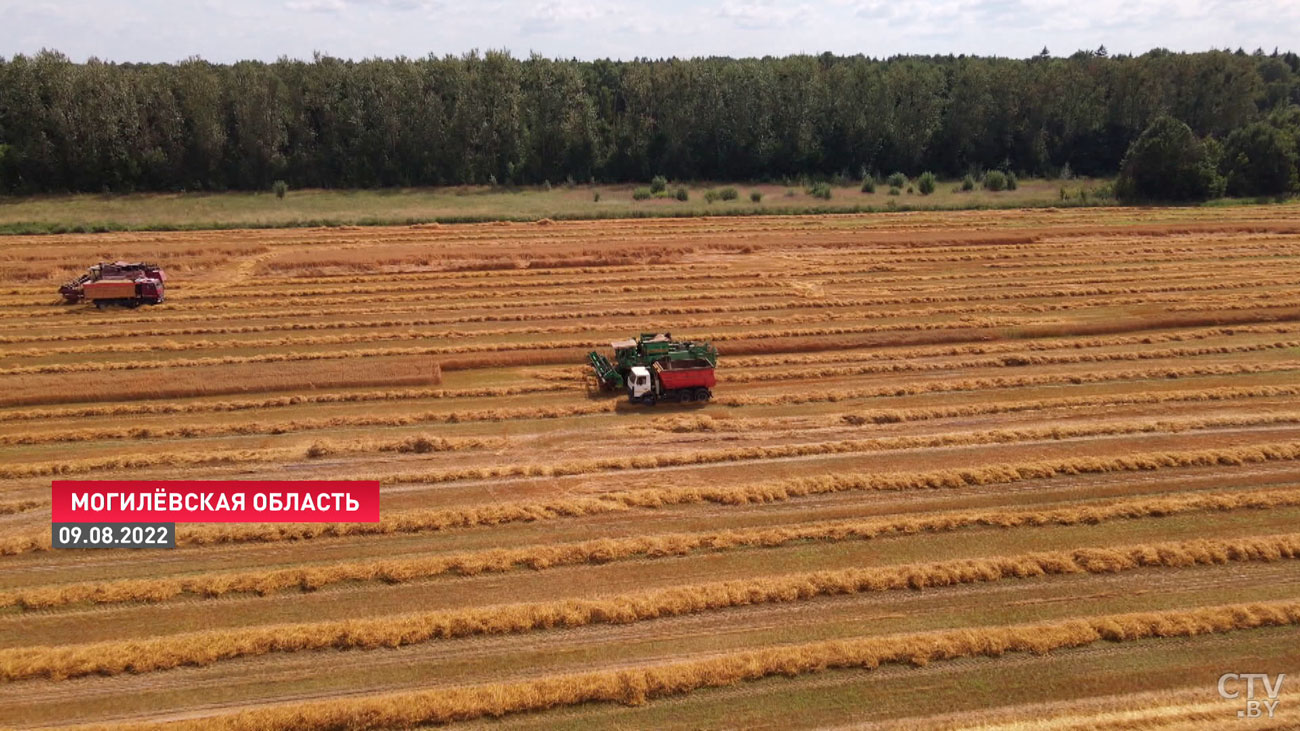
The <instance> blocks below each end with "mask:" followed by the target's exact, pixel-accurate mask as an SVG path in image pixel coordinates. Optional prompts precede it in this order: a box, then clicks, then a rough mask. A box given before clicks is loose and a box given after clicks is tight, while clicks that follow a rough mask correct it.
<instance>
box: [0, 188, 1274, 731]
mask: <svg viewBox="0 0 1300 731" xmlns="http://www.w3.org/2000/svg"><path fill="white" fill-rule="evenodd" d="M101 259H148V260H154V261H158V262H160V263H161V264H163V266H164V267H165V268H166V269H167V270H168V272H169V275H170V279H169V281H168V295H167V302H166V303H165V304H163V305H159V306H156V307H148V308H140V309H135V310H126V309H116V310H113V309H110V310H104V311H97V310H95V309H94V308H91V307H88V306H68V305H63V304H59V298H58V296H57V294H56V292H55V290H56V289H57V287H58V284H59V283H60V282H62V281H63V280H64V279H66V278H68V277H69V276H71V275H74V274H76V273H77V272H78V271H79V270H80V269H83V268H84V267H85V266H87V265H89V264H91V263H94V262H96V261H98V260H101ZM650 331H668V332H671V333H672V334H673V335H674V336H676V337H678V338H683V339H691V340H708V341H711V342H712V343H714V344H715V345H716V346H717V348H718V350H719V351H720V353H721V355H720V359H719V369H718V385H717V388H716V389H715V395H716V398H715V399H714V401H712V402H711V403H708V404H689V405H672V404H661V405H660V406H657V407H645V406H634V405H630V404H627V403H625V402H624V399H622V398H621V397H620V396H618V395H610V394H603V393H600V392H599V391H598V390H597V389H595V388H594V383H593V382H592V380H591V377H590V376H589V375H588V373H587V371H586V369H585V368H584V362H585V361H584V354H585V353H586V352H587V351H588V350H591V349H601V350H607V349H608V343H609V342H610V341H612V340H616V339H621V338H624V337H627V336H629V335H635V334H637V333H640V332H650ZM1298 375H1300V206H1297V205H1296V204H1286V205H1271V206H1234V207H1229V208H1153V209H1138V208H1096V209H1083V208H1078V209H1062V210H1056V209H1051V208H1043V209H1033V210H1019V211H962V212H956V211H949V212H914V213H893V214H871V215H827V216H755V217H746V218H695V219H670V220H650V219H638V220H604V221H588V222H580V221H564V222H554V221H549V220H545V219H543V220H539V221H536V222H534V223H498V224H465V225H447V226H439V225H436V224H422V225H415V226H405V227H367V228H356V227H334V228H317V229H276V230H229V231H206V232H205V231H187V232H172V233H163V232H158V233H138V232H137V233H110V234H97V235H89V234H86V235H59V236H42V237H17V236H10V237H0V726H4V727H11V726H12V727H19V728H27V727H50V726H78V725H86V724H89V725H95V726H99V727H105V726H107V727H141V726H155V725H175V726H180V727H197V728H241V729H242V728H247V729H264V728H286V729H287V728H295V729H296V728H305V729H336V728H390V727H403V728H406V727H418V726H426V725H439V724H452V723H454V724H464V725H467V726H475V727H477V726H485V725H491V726H493V727H498V728H501V727H504V728H510V729H543V728H545V729H552V728H593V727H595V728H613V727H618V728H631V727H636V728H680V729H687V728H701V727H768V728H811V727H822V726H841V725H851V724H878V725H880V726H884V727H890V726H896V727H904V728H908V727H916V726H927V727H935V728H963V727H971V726H978V727H980V728H1024V727H1027V726H1029V725H1046V726H1049V727H1056V728H1097V727H1115V728H1196V727H1204V726H1207V725H1208V726H1217V725H1220V724H1223V725H1226V724H1229V723H1235V722H1237V715H1236V714H1237V710H1238V709H1239V707H1240V706H1239V705H1238V704H1235V703H1234V702H1232V701H1229V700H1225V699H1222V698H1220V697H1219V695H1218V693H1217V692H1216V682H1217V680H1218V678H1219V676H1220V675H1221V674H1222V673H1225V672H1259V673H1279V672H1290V673H1300V670H1298V669H1297V661H1298V660H1300V570H1298V569H1300V563H1297V559H1300V530H1297V528H1296V522H1297V519H1300V379H1298V378H1297V376H1298ZM64 476H73V477H76V478H79V479H113V478H117V479H122V478H140V479H374V480H378V481H379V482H380V483H381V485H382V487H381V490H382V514H383V517H382V520H381V521H380V522H379V523H375V524H338V525H328V524H325V525H318V524H276V525H242V524H221V525H216V524H212V525H181V526H179V527H178V535H177V548H176V549H174V550H148V551H125V550H53V549H51V546H50V525H49V521H50V513H49V489H50V480H51V479H59V478H60V477H64ZM1297 687H1300V686H1297ZM1295 693H1296V688H1294V687H1293V688H1286V687H1284V689H1283V694H1282V696H1281V701H1280V705H1279V708H1278V711H1277V713H1278V715H1277V717H1276V718H1275V719H1274V721H1273V723H1274V725H1273V726H1267V727H1286V726H1288V725H1290V726H1295V725H1300V706H1298V705H1297V703H1298V701H1297V700H1296V695H1295ZM1241 727H1242V728H1248V727H1249V728H1262V727H1266V726H1259V725H1256V724H1250V723H1247V722H1242V725H1241Z"/></svg>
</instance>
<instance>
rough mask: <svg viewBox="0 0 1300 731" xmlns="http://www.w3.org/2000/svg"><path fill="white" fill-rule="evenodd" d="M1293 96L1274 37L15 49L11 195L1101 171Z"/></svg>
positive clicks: (6, 187)
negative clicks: (988, 46) (357, 52)
mask: <svg viewBox="0 0 1300 731" xmlns="http://www.w3.org/2000/svg"><path fill="white" fill-rule="evenodd" d="M1295 104H1300V57H1297V55H1296V54H1295V53H1290V52H1287V53H1279V52H1277V51H1274V52H1272V53H1265V52H1264V51H1256V52H1254V53H1246V52H1243V51H1240V50H1239V51H1236V52H1229V51H1210V52H1203V53H1173V52H1169V51H1165V50H1155V51H1151V52H1148V53H1145V54H1142V55H1140V56H1128V55H1112V54H1108V53H1107V52H1106V49H1105V48H1104V47H1103V48H1099V49H1097V50H1096V51H1081V52H1078V53H1075V54H1073V55H1071V56H1069V57H1066V58H1063V57H1058V56H1053V55H1051V54H1050V53H1048V52H1047V49H1044V52H1043V53H1042V54H1040V55H1038V56H1035V57H1032V58H1029V59H1007V58H984V57H969V56H924V57H922V56H903V57H894V58H889V59H884V60H876V59H872V58H868V57H864V56H860V55H859V56H847V57H846V56H835V55H831V54H823V55H820V56H788V57H781V58H775V57H765V58H746V59H731V58H698V59H690V60H679V59H666V60H649V59H638V60H632V61H610V60H596V61H577V60H552V59H548V58H543V57H540V56H536V55H534V56H532V57H529V58H527V59H519V58H514V57H512V56H511V55H510V54H509V53H505V52H496V51H489V52H486V53H479V52H471V53H467V54H464V55H460V56H445V57H435V56H429V57H427V58H421V59H409V58H396V59H378V58H377V59H368V60H362V61H350V60H344V59H338V58H332V57H329V56H324V55H317V56H315V57H314V58H313V59H311V60H310V61H302V60H291V59H281V60H279V61H276V62H274V63H264V62H256V61H243V62H238V63H234V64H215V63H210V62H207V61H203V60H200V59H197V58H196V59H189V60H186V61H183V62H180V63H174V64H125V63H109V62H103V61H99V60H96V59H91V60H89V61H87V62H85V63H74V62H73V61H71V60H70V59H68V58H67V57H66V56H64V55H62V54H60V53H58V52H55V51H42V52H40V53H37V54H35V55H32V56H25V55H18V56H14V57H12V58H0V192H4V193H8V194H31V193H47V192H48V193H57V192H72V191H83V192H130V191H181V190H211V191H220V190H264V189H267V188H269V187H270V186H271V185H272V184H273V183H274V182H275V181H277V180H283V181H286V182H287V183H288V184H289V185H291V186H293V187H313V188H371V187H389V186H425V185H458V184H477V185H483V184H496V185H536V184H542V183H544V182H554V183H559V182H562V181H576V182H579V183H586V182H590V181H596V182H601V183H610V182H623V181H645V180H648V179H650V178H651V177H652V176H654V175H665V176H668V177H670V178H673V179H681V180H755V181H758V180H778V179H783V178H787V177H791V176H805V175H806V176H814V177H815V176H832V175H842V176H845V177H856V176H862V175H864V174H880V175H883V174H889V173H892V172H894V171H901V172H904V173H907V174H909V175H912V174H917V173H920V172H922V171H934V172H936V173H939V174H940V175H947V176H961V175H965V174H967V173H976V174H978V173H979V172H981V171H986V170H994V169H1001V170H1005V171H1008V172H1016V173H1018V174H1022V175H1034V176H1054V175H1058V174H1060V173H1061V172H1062V170H1068V171H1070V172H1071V173H1073V174H1080V175H1097V176H1100V175H1113V174H1115V173H1116V172H1117V171H1118V170H1119V168H1120V164H1121V161H1122V160H1123V159H1124V156H1125V154H1126V152H1127V151H1128V149H1129V146H1130V145H1131V144H1132V143H1133V142H1134V141H1135V140H1136V139H1138V137H1139V136H1140V135H1141V134H1142V133H1143V131H1144V130H1145V129H1146V128H1147V127H1148V126H1149V125H1151V124H1152V122H1153V121H1155V120H1158V119H1161V118H1164V117H1171V118H1173V119H1176V120H1180V121H1181V122H1183V123H1185V124H1186V125H1187V126H1188V127H1189V128H1190V129H1191V131H1192V132H1193V133H1194V134H1195V135H1196V136H1197V137H1198V138H1214V139H1216V140H1219V139H1225V140H1226V139H1227V138H1228V137H1229V136H1230V134H1231V133H1232V132H1234V131H1237V130H1241V129H1243V128H1246V127H1248V126H1250V125H1252V124H1254V123H1257V122H1261V121H1263V120H1266V119H1269V118H1270V116H1273V117H1276V116H1277V115H1278V114H1280V113H1282V112H1283V111H1284V110H1286V109H1287V108H1288V107H1290V105H1295ZM1067 166H1068V167H1067Z"/></svg>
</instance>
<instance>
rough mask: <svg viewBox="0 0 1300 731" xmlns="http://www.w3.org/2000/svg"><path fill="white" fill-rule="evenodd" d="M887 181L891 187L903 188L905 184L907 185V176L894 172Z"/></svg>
mask: <svg viewBox="0 0 1300 731" xmlns="http://www.w3.org/2000/svg"><path fill="white" fill-rule="evenodd" d="M885 182H886V183H889V187H891V188H901V187H903V186H904V185H907V176H906V175H904V174H902V173H894V174H892V175H890V176H889V177H888V178H887V179H886V180H885Z"/></svg>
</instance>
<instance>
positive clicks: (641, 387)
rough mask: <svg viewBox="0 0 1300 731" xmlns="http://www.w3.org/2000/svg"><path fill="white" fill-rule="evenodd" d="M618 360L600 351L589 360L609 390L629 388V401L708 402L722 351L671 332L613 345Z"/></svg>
mask: <svg viewBox="0 0 1300 731" xmlns="http://www.w3.org/2000/svg"><path fill="white" fill-rule="evenodd" d="M610 346H611V347H613V349H614V359H613V360H612V361H611V360H610V359H609V358H607V357H605V356H604V355H601V354H600V353H598V352H596V351H594V350H593V351H591V352H590V353H588V354H587V361H588V362H589V363H591V367H592V369H593V370H595V371H596V380H597V381H599V383H600V385H601V388H602V389H604V390H606V391H614V390H619V389H626V390H627V395H628V400H630V401H634V402H639V403H644V404H648V405H651V406H653V405H654V404H655V403H657V402H659V401H681V402H691V401H708V400H709V399H710V398H713V392H712V391H711V390H710V389H712V388H713V386H714V384H715V378H714V374H713V369H714V368H715V367H717V365H718V350H717V348H715V347H713V346H712V345H710V344H709V343H694V342H690V341H676V340H673V338H672V335H670V334H668V333H641V337H639V338H637V339H636V340H633V339H631V338H629V339H627V340H620V341H618V342H614V343H610Z"/></svg>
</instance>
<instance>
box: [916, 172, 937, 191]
mask: <svg viewBox="0 0 1300 731" xmlns="http://www.w3.org/2000/svg"><path fill="white" fill-rule="evenodd" d="M916 188H917V190H919V191H921V195H930V194H931V193H933V192H934V173H930V172H926V173H921V177H919V178H917V179H916Z"/></svg>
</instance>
